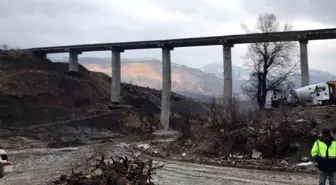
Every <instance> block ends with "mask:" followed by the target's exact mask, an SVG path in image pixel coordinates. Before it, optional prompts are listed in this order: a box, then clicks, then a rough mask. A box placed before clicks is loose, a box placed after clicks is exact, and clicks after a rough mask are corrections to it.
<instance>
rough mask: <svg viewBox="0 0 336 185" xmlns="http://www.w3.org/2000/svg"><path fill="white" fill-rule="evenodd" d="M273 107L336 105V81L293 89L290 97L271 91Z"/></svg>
mask: <svg viewBox="0 0 336 185" xmlns="http://www.w3.org/2000/svg"><path fill="white" fill-rule="evenodd" d="M270 93H271V94H270V95H271V105H272V107H274V108H276V107H278V106H279V105H281V104H283V103H284V102H286V103H292V104H293V103H294V104H295V103H311V104H312V105H314V106H316V105H331V104H336V81H328V82H326V83H317V84H313V85H308V86H304V87H301V88H298V89H293V90H291V91H290V92H289V94H288V95H286V96H284V95H283V93H279V92H277V91H271V92H270Z"/></svg>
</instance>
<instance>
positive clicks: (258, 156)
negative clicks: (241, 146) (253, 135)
mask: <svg viewBox="0 0 336 185" xmlns="http://www.w3.org/2000/svg"><path fill="white" fill-rule="evenodd" d="M261 157H262V153H261V152H259V151H257V150H254V149H253V150H252V159H261Z"/></svg>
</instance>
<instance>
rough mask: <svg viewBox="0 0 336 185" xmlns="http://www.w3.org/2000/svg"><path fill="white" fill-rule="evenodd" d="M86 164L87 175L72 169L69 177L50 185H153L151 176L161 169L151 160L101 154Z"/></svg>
mask: <svg viewBox="0 0 336 185" xmlns="http://www.w3.org/2000/svg"><path fill="white" fill-rule="evenodd" d="M88 162H89V163H88V164H89V167H88V168H86V169H85V170H86V171H88V173H87V174H85V173H83V171H77V172H76V171H75V170H74V169H72V170H71V173H70V174H69V175H62V176H61V177H60V178H59V179H58V180H56V181H54V182H53V183H51V185H56V184H57V185H154V183H153V182H152V179H153V178H152V175H153V174H155V171H156V169H158V168H162V167H163V165H158V164H159V163H157V164H156V165H154V166H153V161H152V160H151V159H150V160H148V161H142V160H140V159H139V158H138V157H136V156H133V158H132V159H128V158H127V157H120V156H117V157H110V158H106V157H105V155H104V154H102V153H98V154H95V155H94V156H92V157H91V158H90V159H89V161H88Z"/></svg>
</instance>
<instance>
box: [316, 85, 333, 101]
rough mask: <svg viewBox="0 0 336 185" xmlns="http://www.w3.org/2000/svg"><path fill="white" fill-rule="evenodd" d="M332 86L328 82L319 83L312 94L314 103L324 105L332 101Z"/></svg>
mask: <svg viewBox="0 0 336 185" xmlns="http://www.w3.org/2000/svg"><path fill="white" fill-rule="evenodd" d="M330 94H331V92H330V88H329V85H328V84H327V83H322V84H317V85H316V86H315V90H314V93H313V94H312V103H313V105H324V104H328V103H329V102H330Z"/></svg>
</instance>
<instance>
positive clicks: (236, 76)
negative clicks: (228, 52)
mask: <svg viewBox="0 0 336 185" xmlns="http://www.w3.org/2000/svg"><path fill="white" fill-rule="evenodd" d="M202 70H203V71H204V72H209V73H212V74H214V75H216V76H217V77H219V78H221V79H223V74H224V73H223V65H222V64H219V63H211V64H207V65H205V66H204V67H202ZM232 78H233V81H234V83H239V84H236V86H239V85H241V84H243V83H245V82H246V81H247V80H248V79H249V69H247V68H243V67H238V66H232ZM329 80H336V75H335V74H332V73H329V72H325V71H321V70H317V69H310V70H309V82H310V84H315V83H321V82H327V81H329ZM294 81H295V86H296V87H300V86H301V76H300V74H299V73H298V74H296V75H295V79H294Z"/></svg>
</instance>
